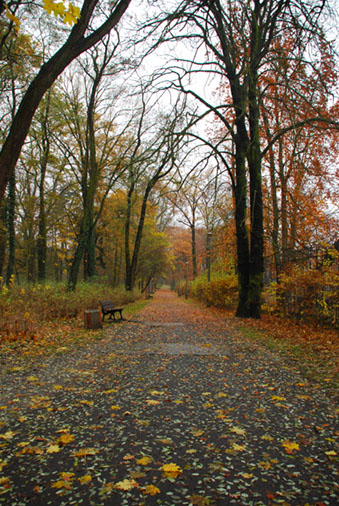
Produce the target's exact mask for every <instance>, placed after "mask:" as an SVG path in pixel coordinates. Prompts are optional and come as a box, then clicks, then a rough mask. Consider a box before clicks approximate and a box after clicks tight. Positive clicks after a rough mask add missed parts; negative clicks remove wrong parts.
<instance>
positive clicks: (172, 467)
mask: <svg viewBox="0 0 339 506" xmlns="http://www.w3.org/2000/svg"><path fill="white" fill-rule="evenodd" d="M161 469H162V471H163V472H164V475H165V476H166V477H167V478H177V477H178V476H179V475H180V474H181V473H182V469H181V467H180V466H178V465H177V464H164V465H163V466H162V468H161Z"/></svg>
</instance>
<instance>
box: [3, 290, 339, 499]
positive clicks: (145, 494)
mask: <svg viewBox="0 0 339 506" xmlns="http://www.w3.org/2000/svg"><path fill="white" fill-rule="evenodd" d="M3 362H4V360H2V370H1V372H0V380H1V387H0V505H2V504H6V505H11V506H12V505H13V506H14V505H27V504H32V505H44V506H47V505H93V506H94V505H98V506H105V505H113V506H130V505H137V506H146V505H150V506H153V505H154V506H156V505H163V506H176V505H178V506H189V505H200V506H208V505H209V506H225V505H243V506H263V505H264V506H288V505H291V506H322V505H328V506H330V505H333V506H334V505H336V504H337V497H338V496H337V493H338V488H337V482H336V478H337V473H336V463H337V449H336V447H335V444H336V432H335V431H336V427H335V423H336V419H335V409H334V406H333V404H331V403H330V401H328V400H327V399H326V398H325V397H323V396H322V393H321V392H320V391H319V390H315V389H313V388H312V386H311V385H309V384H308V383H307V381H306V380H305V379H304V378H302V377H301V376H300V375H299V373H298V372H297V371H296V370H295V369H294V368H293V367H292V366H290V365H289V364H288V363H282V362H281V359H280V357H278V356H277V355H275V354H274V353H271V352H269V351H267V350H265V349H263V348H262V347H260V346H259V345H258V344H256V343H253V342H252V341H250V340H247V339H245V338H243V337H240V336H239V335H238V334H237V333H236V331H235V330H234V329H232V328H231V327H228V325H227V321H225V320H220V319H217V318H216V317H215V315H214V313H213V312H211V311H209V310H202V309H199V308H197V307H195V306H193V305H190V304H187V303H185V302H184V301H182V300H181V299H178V298H177V297H176V296H175V295H174V294H172V293H171V292H167V291H159V292H158V293H157V294H156V296H155V298H154V299H153V300H152V302H151V303H150V304H149V305H148V306H146V308H145V309H144V310H143V311H142V312H141V313H139V314H138V315H136V316H134V317H133V319H132V320H130V321H125V322H123V323H117V324H109V325H106V326H105V337H104V338H103V339H101V340H97V341H93V342H91V344H89V345H88V346H85V347H81V348H78V349H73V350H71V349H69V348H68V349H64V350H63V349H60V350H59V351H58V353H56V354H54V356H50V357H48V358H41V359H36V361H35V362H34V361H33V362H32V361H31V360H28V361H27V363H25V362H24V363H23V364H24V365H19V366H13V365H12V364H11V366H10V367H6V364H4V363H3ZM0 363H1V348H0Z"/></svg>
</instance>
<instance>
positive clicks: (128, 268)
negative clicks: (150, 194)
mask: <svg viewBox="0 0 339 506" xmlns="http://www.w3.org/2000/svg"><path fill="white" fill-rule="evenodd" d="M132 177H133V176H132ZM133 192H134V183H133V182H132V183H131V185H130V188H129V190H128V193H127V206H126V219H125V288H126V290H127V291H131V290H132V289H133V283H132V264H131V250H130V235H131V216H132V196H133Z"/></svg>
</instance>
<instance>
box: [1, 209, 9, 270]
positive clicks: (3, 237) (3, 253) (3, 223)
mask: <svg viewBox="0 0 339 506" xmlns="http://www.w3.org/2000/svg"><path fill="white" fill-rule="evenodd" d="M6 243H7V206H6V201H3V202H2V204H0V277H2V274H3V272H4V267H5V256H6Z"/></svg>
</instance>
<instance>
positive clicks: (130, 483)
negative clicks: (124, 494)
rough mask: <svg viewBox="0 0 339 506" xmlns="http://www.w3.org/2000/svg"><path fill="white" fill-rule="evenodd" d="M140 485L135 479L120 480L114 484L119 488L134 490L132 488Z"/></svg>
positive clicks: (114, 486)
mask: <svg viewBox="0 0 339 506" xmlns="http://www.w3.org/2000/svg"><path fill="white" fill-rule="evenodd" d="M135 487H138V483H137V482H136V481H135V480H127V479H126V480H122V481H118V482H117V483H115V485H113V488H115V489H117V490H126V491H127V490H132V488H135Z"/></svg>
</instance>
